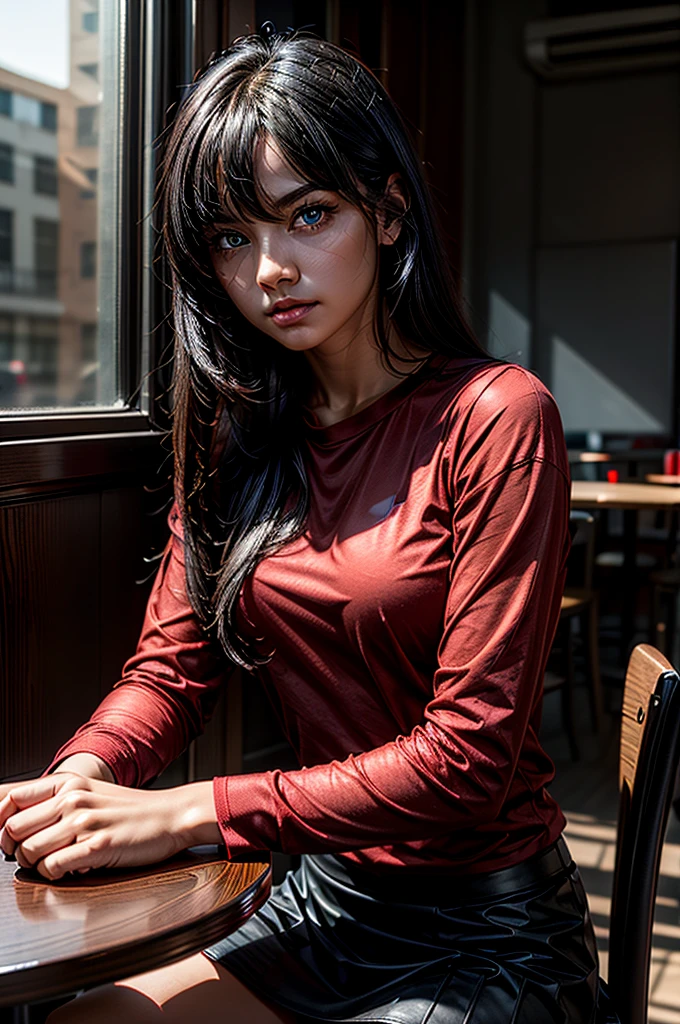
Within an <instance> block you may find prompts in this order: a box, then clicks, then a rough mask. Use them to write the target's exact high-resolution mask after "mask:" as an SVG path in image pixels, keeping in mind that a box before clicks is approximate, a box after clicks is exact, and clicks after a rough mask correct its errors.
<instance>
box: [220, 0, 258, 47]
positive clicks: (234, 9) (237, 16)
mask: <svg viewBox="0 0 680 1024" xmlns="http://www.w3.org/2000/svg"><path fill="white" fill-rule="evenodd" d="M224 6H225V9H226V12H227V25H226V31H227V38H228V39H229V40H230V41H231V40H233V39H235V38H236V37H237V36H243V35H248V34H249V33H251V32H254V31H255V30H256V28H257V24H256V17H255V0H224Z"/></svg>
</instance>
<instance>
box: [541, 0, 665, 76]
mask: <svg viewBox="0 0 680 1024" xmlns="http://www.w3.org/2000/svg"><path fill="white" fill-rule="evenodd" d="M524 52H525V55H526V58H527V60H528V61H529V64H530V65H531V67H532V68H533V69H534V71H536V72H537V73H538V74H539V75H541V76H542V77H543V78H572V77H575V76H582V75H601V74H613V73H616V72H617V71H633V70H635V69H644V68H656V67H668V66H670V65H673V64H680V4H664V6H662V7H639V8H635V9H634V10H621V11H602V12H600V13H598V14H584V15H579V16H577V17H572V18H545V19H542V20H538V21H530V22H528V23H527V24H526V26H525V29H524Z"/></svg>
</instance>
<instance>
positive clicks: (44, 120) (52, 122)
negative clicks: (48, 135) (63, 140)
mask: <svg viewBox="0 0 680 1024" xmlns="http://www.w3.org/2000/svg"><path fill="white" fill-rule="evenodd" d="M40 127H41V128H44V129H45V131H46V132H56V130H57V106H56V104H55V103H41V104H40Z"/></svg>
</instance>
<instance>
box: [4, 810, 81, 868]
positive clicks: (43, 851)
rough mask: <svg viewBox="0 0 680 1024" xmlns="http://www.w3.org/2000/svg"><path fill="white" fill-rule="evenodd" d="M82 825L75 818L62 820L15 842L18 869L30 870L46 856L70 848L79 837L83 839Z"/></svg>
mask: <svg viewBox="0 0 680 1024" xmlns="http://www.w3.org/2000/svg"><path fill="white" fill-rule="evenodd" d="M84 825H85V822H84V821H83V822H79V821H78V819H77V818H76V819H75V820H74V819H73V818H67V819H62V820H61V821H57V823H56V824H54V825H51V826H50V827H49V828H44V829H42V830H41V831H40V832H36V833H35V834H34V835H30V836H29V837H28V839H26V840H24V842H17V847H16V850H15V853H16V858H17V863H18V865H19V867H22V868H32V867H34V866H35V865H36V864H37V862H38V861H39V860H42V859H43V858H44V857H46V856H47V855H48V854H50V853H54V852H55V851H56V850H62V849H63V848H64V847H65V846H70V845H71V844H72V843H73V842H75V841H77V839H78V837H79V836H80V837H81V838H84V834H85V832H86V829H85V828H84Z"/></svg>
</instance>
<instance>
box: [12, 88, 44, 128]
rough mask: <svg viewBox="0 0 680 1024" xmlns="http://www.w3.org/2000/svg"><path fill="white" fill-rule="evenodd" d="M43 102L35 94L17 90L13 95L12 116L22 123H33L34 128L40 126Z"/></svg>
mask: <svg viewBox="0 0 680 1024" xmlns="http://www.w3.org/2000/svg"><path fill="white" fill-rule="evenodd" d="M40 107H41V103H40V100H37V99H36V98H35V97H34V96H24V94H23V93H21V92H15V93H14V95H13V97H12V117H13V118H14V120H15V121H19V122H21V124H31V125H33V127H34V128H40V126H41V125H40V121H41V118H42V114H41V110H40Z"/></svg>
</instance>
